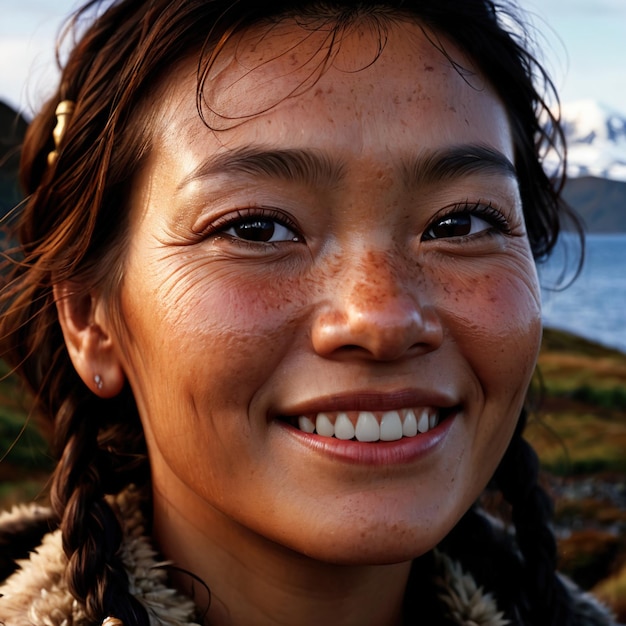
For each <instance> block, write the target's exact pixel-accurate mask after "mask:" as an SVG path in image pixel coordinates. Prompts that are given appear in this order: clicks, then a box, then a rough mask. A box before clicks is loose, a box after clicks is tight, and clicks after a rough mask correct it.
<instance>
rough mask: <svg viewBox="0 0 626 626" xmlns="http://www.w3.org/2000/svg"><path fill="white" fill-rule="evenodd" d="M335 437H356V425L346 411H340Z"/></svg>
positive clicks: (336, 422)
mask: <svg viewBox="0 0 626 626" xmlns="http://www.w3.org/2000/svg"><path fill="white" fill-rule="evenodd" d="M335 437H337V439H346V440H347V439H354V426H353V424H352V422H351V421H350V418H349V417H348V416H347V415H346V414H345V413H340V414H339V415H338V416H337V420H336V421H335Z"/></svg>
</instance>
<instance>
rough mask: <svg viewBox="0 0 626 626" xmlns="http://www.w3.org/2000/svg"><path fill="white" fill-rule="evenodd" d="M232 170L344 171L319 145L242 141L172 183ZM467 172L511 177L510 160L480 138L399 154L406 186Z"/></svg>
mask: <svg viewBox="0 0 626 626" xmlns="http://www.w3.org/2000/svg"><path fill="white" fill-rule="evenodd" d="M237 174H243V175H245V176H249V177H251V178H253V177H262V178H276V179H282V180H288V181H294V182H302V183H309V184H313V185H323V186H332V185H334V184H337V183H339V182H341V180H342V179H343V178H344V177H345V174H346V166H345V164H344V163H343V162H342V160H341V159H336V158H332V157H331V156H330V155H328V154H326V153H324V152H323V151H319V150H313V149H309V148H306V149H300V148H293V149H292V148H288V149H266V148H264V147H255V146H246V147H243V148H235V149H232V150H229V151H227V152H223V153H221V154H218V155H216V156H212V157H211V158H210V159H207V160H206V161H204V162H203V163H201V164H200V165H199V166H198V167H197V168H196V169H194V170H193V171H192V172H191V173H190V174H189V175H188V176H186V177H185V178H184V179H183V180H182V181H181V183H180V184H179V185H178V189H179V190H181V189H182V188H183V187H185V186H186V185H188V184H189V183H191V182H193V181H194V180H197V179H201V178H207V177H212V176H218V175H237ZM471 174H495V175H499V176H505V177H514V178H516V177H517V172H516V170H515V166H514V165H513V163H512V162H511V161H510V160H509V159H508V158H507V157H506V156H505V155H504V154H503V153H501V152H499V151H498V150H495V149H493V148H490V147H488V146H484V145H480V144H463V145H458V146H451V147H446V148H443V149H439V150H435V151H432V152H426V153H424V154H418V155H416V156H415V157H413V158H411V159H403V160H402V175H403V177H404V182H405V184H406V185H407V187H415V186H417V185H419V184H426V183H437V182H446V181H450V180H453V179H458V178H463V177H466V176H469V175H471Z"/></svg>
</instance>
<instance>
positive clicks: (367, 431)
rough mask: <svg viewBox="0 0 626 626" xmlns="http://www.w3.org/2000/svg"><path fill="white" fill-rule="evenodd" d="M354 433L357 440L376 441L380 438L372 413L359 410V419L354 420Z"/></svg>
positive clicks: (378, 428) (376, 421) (376, 422)
mask: <svg viewBox="0 0 626 626" xmlns="http://www.w3.org/2000/svg"><path fill="white" fill-rule="evenodd" d="M354 434H355V436H356V438H357V441H367V442H370V441H378V440H379V439H380V426H379V425H378V420H377V419H376V416H375V415H374V414H373V413H369V412H368V411H361V412H360V413H359V419H358V420H357V421H356V428H355V429H354Z"/></svg>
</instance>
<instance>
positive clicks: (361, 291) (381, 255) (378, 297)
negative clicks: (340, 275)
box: [343, 249, 420, 315]
mask: <svg viewBox="0 0 626 626" xmlns="http://www.w3.org/2000/svg"><path fill="white" fill-rule="evenodd" d="M347 256H348V260H347V261H345V260H344V264H345V269H346V274H347V275H346V276H345V278H346V282H345V293H344V294H343V297H345V298H346V303H345V304H346V305H347V307H348V309H349V310H354V312H355V313H357V312H359V313H360V314H363V315H365V314H368V315H376V314H382V313H383V312H387V313H392V312H393V311H395V310H396V309H397V307H398V306H399V305H400V307H401V308H403V305H406V304H407V301H408V300H411V299H412V295H413V294H412V293H411V292H412V285H411V284H410V283H411V281H410V280H408V276H407V275H408V270H407V268H406V267H402V263H401V262H400V260H399V259H398V255H393V254H391V253H390V252H387V251H380V250H378V251H377V250H371V249H370V250H364V251H363V252H362V253H360V254H354V255H347ZM350 257H352V261H350ZM414 278H415V280H416V281H419V280H420V277H419V276H417V275H416V276H415V277H414Z"/></svg>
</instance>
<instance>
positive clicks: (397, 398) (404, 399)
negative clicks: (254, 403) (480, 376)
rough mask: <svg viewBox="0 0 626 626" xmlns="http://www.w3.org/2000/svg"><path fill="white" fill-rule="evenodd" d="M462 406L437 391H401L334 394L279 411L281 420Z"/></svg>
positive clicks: (363, 391)
mask: <svg viewBox="0 0 626 626" xmlns="http://www.w3.org/2000/svg"><path fill="white" fill-rule="evenodd" d="M459 404H460V402H459V401H458V400H457V399H454V398H452V397H451V396H450V395H448V394H446V393H441V392H438V391H436V390H417V389H400V390H397V391H392V392H377V391H372V390H362V391H352V392H349V393H334V394H329V395H325V396H321V397H316V398H311V399H308V400H304V401H302V402H298V403H296V404H293V405H290V406H288V407H284V409H281V410H279V411H277V414H278V415H281V416H297V415H311V414H316V413H325V412H327V413H332V412H336V411H394V410H397V409H403V408H405V409H406V408H412V407H433V408H444V409H445V408H452V407H454V406H458V405H459Z"/></svg>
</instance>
